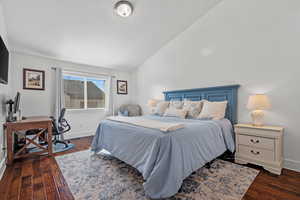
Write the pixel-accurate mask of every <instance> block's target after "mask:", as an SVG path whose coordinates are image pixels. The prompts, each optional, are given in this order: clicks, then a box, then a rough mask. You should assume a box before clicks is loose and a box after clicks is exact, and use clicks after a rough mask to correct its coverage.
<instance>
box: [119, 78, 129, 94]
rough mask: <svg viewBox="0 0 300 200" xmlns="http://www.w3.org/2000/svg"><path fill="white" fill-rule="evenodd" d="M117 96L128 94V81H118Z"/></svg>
mask: <svg viewBox="0 0 300 200" xmlns="http://www.w3.org/2000/svg"><path fill="white" fill-rule="evenodd" d="M117 94H123V95H127V94H128V84H127V81H124V80H117Z"/></svg>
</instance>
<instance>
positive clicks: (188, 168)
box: [92, 85, 239, 199]
mask: <svg viewBox="0 0 300 200" xmlns="http://www.w3.org/2000/svg"><path fill="white" fill-rule="evenodd" d="M238 87H239V86H238V85H231V86H220V87H212V88H200V89H190V90H177V91H167V92H164V95H165V100H167V101H170V100H180V101H182V100H183V99H190V100H194V101H198V100H202V99H206V100H209V101H224V100H227V101H228V106H227V109H226V115H225V119H222V120H199V119H180V118H176V117H160V116H154V115H149V116H143V117H144V118H147V119H151V120H159V121H164V122H176V123H183V124H184V128H181V129H177V130H175V131H170V132H162V131H159V130H157V129H151V128H145V127H140V126H135V125H132V124H127V123H121V122H117V121H112V120H103V121H101V123H100V124H99V126H98V128H97V131H96V135H95V137H94V139H93V142H92V151H94V152H96V153H98V152H100V151H102V150H103V149H105V150H107V151H108V152H110V154H111V155H112V156H114V157H116V158H118V159H120V160H122V161H124V162H126V163H127V164H129V165H131V166H133V167H135V168H136V169H137V170H138V171H139V172H140V173H141V174H142V175H143V178H144V180H145V182H144V185H143V186H144V189H145V193H146V195H147V196H149V197H150V198H153V199H160V198H166V197H170V196H173V195H174V194H176V193H177V192H178V190H179V189H180V187H181V184H182V181H183V180H184V179H185V178H186V177H188V176H189V175H190V174H191V173H192V172H194V171H195V170H197V169H199V168H201V167H202V166H204V165H205V164H206V163H208V162H210V161H212V160H213V159H215V158H217V157H218V156H220V155H221V154H223V153H224V152H225V151H226V150H229V151H231V152H233V151H234V139H233V130H232V124H233V123H236V120H237V119H236V111H237V90H238Z"/></svg>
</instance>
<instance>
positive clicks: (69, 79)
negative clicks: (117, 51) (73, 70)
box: [64, 74, 108, 109]
mask: <svg viewBox="0 0 300 200" xmlns="http://www.w3.org/2000/svg"><path fill="white" fill-rule="evenodd" d="M107 85H108V84H107V80H106V79H105V78H92V77H86V76H80V75H73V74H64V95H65V96H64V99H65V107H66V108H67V109H95V108H105V107H106V102H107V95H106V93H107V92H106V91H107Z"/></svg>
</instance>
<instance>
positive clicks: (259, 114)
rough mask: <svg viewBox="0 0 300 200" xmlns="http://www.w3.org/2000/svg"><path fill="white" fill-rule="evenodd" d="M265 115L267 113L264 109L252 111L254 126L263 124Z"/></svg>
mask: <svg viewBox="0 0 300 200" xmlns="http://www.w3.org/2000/svg"><path fill="white" fill-rule="evenodd" d="M264 116H265V114H264V111H263V110H254V111H252V112H251V118H252V122H253V126H263V119H264Z"/></svg>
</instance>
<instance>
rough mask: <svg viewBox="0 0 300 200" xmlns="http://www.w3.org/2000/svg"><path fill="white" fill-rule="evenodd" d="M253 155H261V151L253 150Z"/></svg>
mask: <svg viewBox="0 0 300 200" xmlns="http://www.w3.org/2000/svg"><path fill="white" fill-rule="evenodd" d="M251 153H252V154H254V155H259V154H260V152H259V151H253V150H251Z"/></svg>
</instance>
